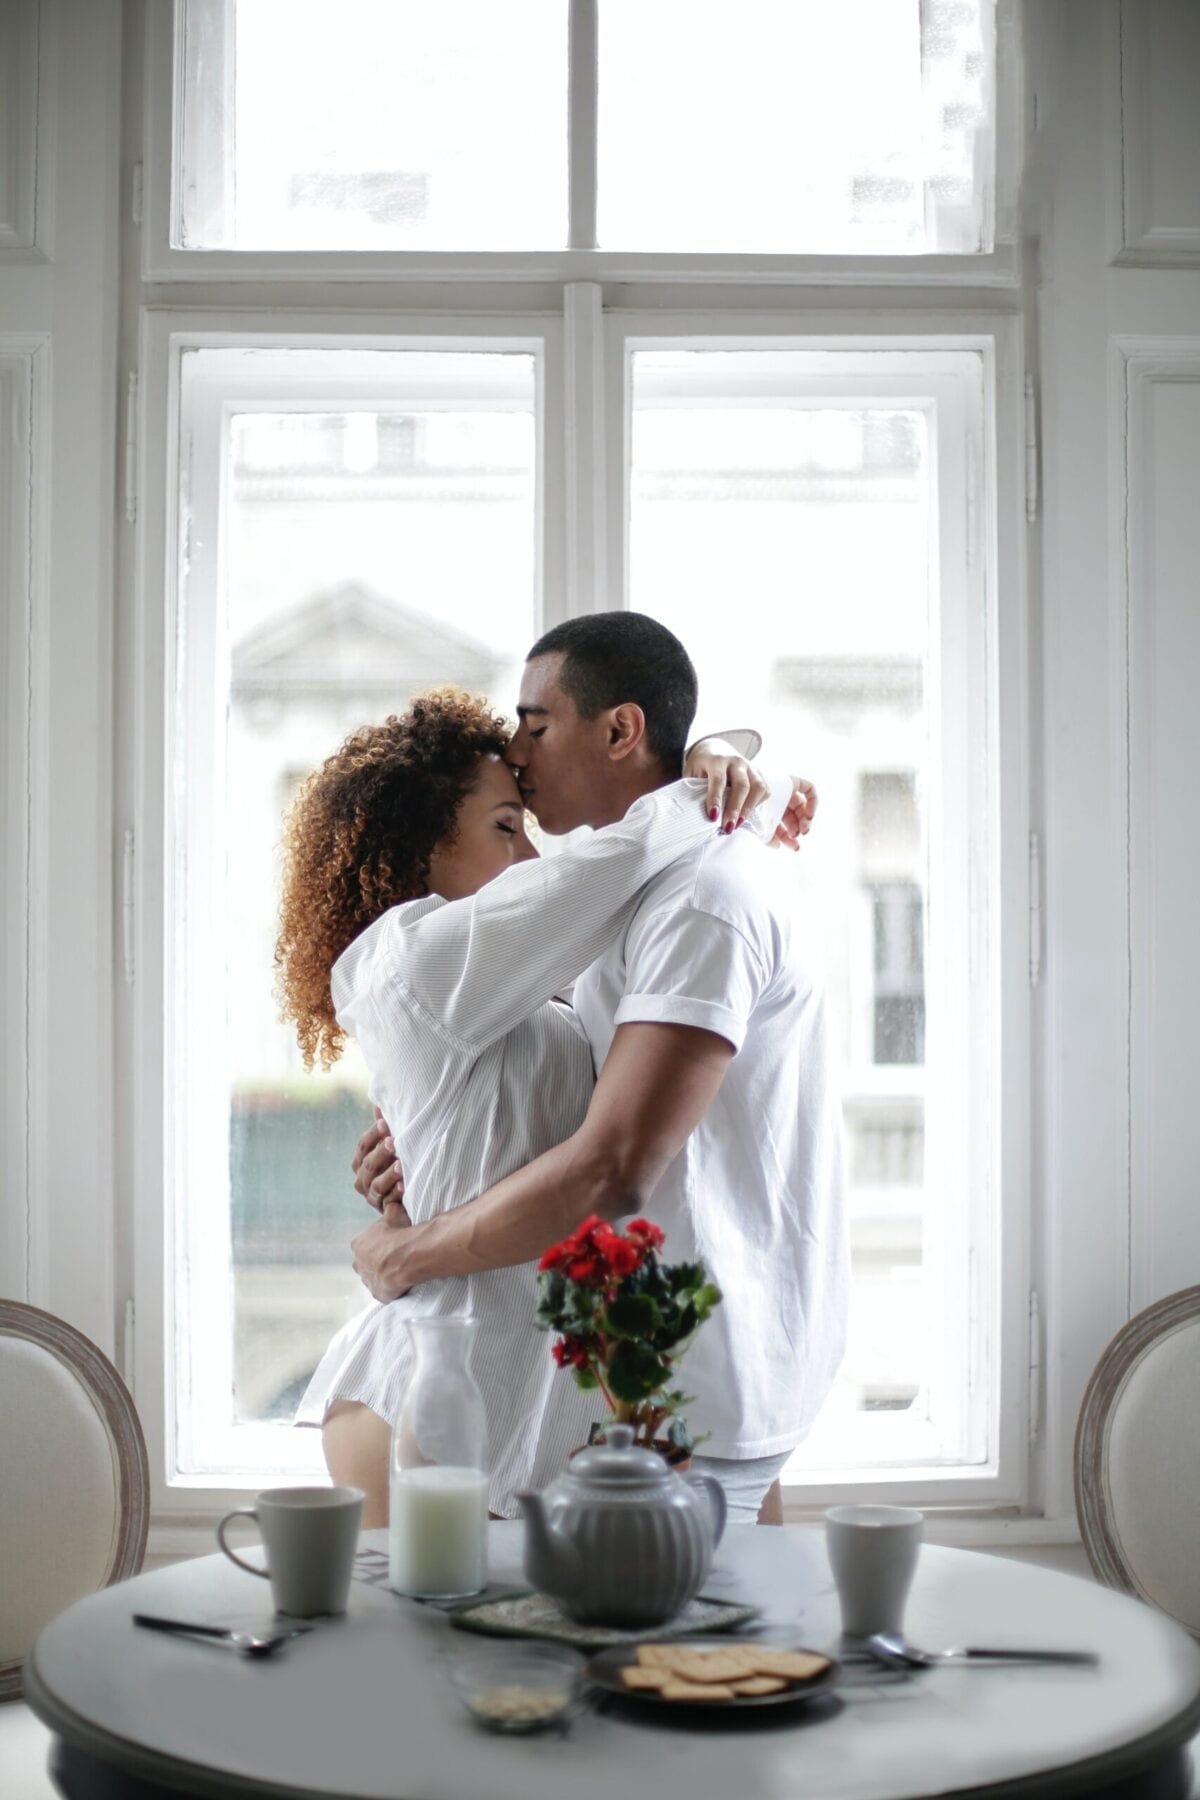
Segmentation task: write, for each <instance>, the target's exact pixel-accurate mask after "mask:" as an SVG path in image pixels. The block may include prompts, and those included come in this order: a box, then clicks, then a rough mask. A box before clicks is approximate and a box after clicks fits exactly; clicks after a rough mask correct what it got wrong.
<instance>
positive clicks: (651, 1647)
mask: <svg viewBox="0 0 1200 1800" xmlns="http://www.w3.org/2000/svg"><path fill="white" fill-rule="evenodd" d="M678 1654H679V1652H678V1651H677V1650H673V1649H672V1648H671V1646H670V1644H639V1645H638V1647H637V1659H638V1664H639V1667H641V1668H643V1669H665V1668H667V1667H668V1666H669V1665H670V1662H671V1658H672V1657H673V1656H678Z"/></svg>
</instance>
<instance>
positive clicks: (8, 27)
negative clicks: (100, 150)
mask: <svg viewBox="0 0 1200 1800" xmlns="http://www.w3.org/2000/svg"><path fill="white" fill-rule="evenodd" d="M50 10H51V0H9V3H8V4H7V5H5V6H3V7H0V262H36V261H40V260H42V259H43V258H44V257H46V256H47V255H48V254H49V245H48V226H49V210H50V209H49V200H50V196H49V193H48V191H47V190H48V181H47V170H46V166H45V164H46V157H45V154H44V152H45V147H46V145H47V143H48V140H49V132H48V128H47V112H48V108H49V92H50V84H49V82H48V81H47V79H46V67H45V59H46V48H47V45H46V38H47V31H46V26H47V22H48V15H49V13H50Z"/></svg>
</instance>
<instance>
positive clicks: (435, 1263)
mask: <svg viewBox="0 0 1200 1800" xmlns="http://www.w3.org/2000/svg"><path fill="white" fill-rule="evenodd" d="M640 1205H641V1191H640V1190H639V1187H638V1184H637V1183H636V1182H635V1181H632V1180H629V1179H627V1178H625V1177H623V1176H622V1173H621V1170H620V1166H619V1164H618V1163H616V1162H615V1161H614V1160H613V1159H612V1158H611V1157H604V1156H601V1155H599V1154H598V1153H597V1151H596V1150H595V1149H594V1148H593V1146H592V1145H591V1144H590V1142H589V1139H588V1134H587V1132H586V1128H585V1130H584V1131H580V1132H577V1133H576V1134H575V1135H574V1136H573V1137H570V1138H568V1139H567V1141H566V1142H565V1143H563V1144H558V1145H556V1146H555V1148H554V1149H553V1150H547V1151H546V1152H545V1154H544V1155H542V1156H539V1157H538V1158H537V1159H536V1160H535V1161H534V1162H531V1163H526V1165H525V1167H524V1168H523V1169H517V1170H516V1171H515V1173H513V1174H512V1175H508V1176H506V1177H505V1178H504V1180H503V1181H498V1182H497V1183H496V1184H495V1186H494V1187H490V1188H489V1189H488V1190H487V1192H486V1193H484V1194H480V1195H479V1196H478V1198H476V1199H474V1200H470V1201H468V1202H467V1203H466V1205H465V1206H456V1207H452V1208H451V1210H450V1211H449V1212H444V1213H440V1214H439V1215H438V1217H437V1218H436V1219H431V1220H429V1222H428V1223H427V1224H425V1225H414V1226H413V1228H412V1230H411V1232H405V1234H404V1253H405V1259H406V1265H407V1272H408V1275H409V1279H410V1280H411V1281H412V1282H413V1283H417V1282H421V1281H435V1280H437V1279H439V1278H441V1277H444V1276H449V1275H477V1274H479V1273H480V1272H481V1271H483V1270H484V1269H507V1268H511V1267H512V1266H513V1265H514V1264H519V1263H527V1262H535V1261H536V1260H537V1258H538V1257H539V1256H540V1255H541V1254H542V1251H543V1250H545V1249H548V1248H549V1246H550V1245H551V1244H556V1243H558V1242H559V1240H560V1239H561V1238H564V1237H566V1236H567V1235H568V1233H570V1232H572V1231H574V1229H575V1227H576V1226H577V1225H579V1224H581V1223H582V1221H583V1220H584V1219H586V1218H587V1217H588V1216H589V1214H591V1213H599V1214H600V1215H601V1217H604V1218H613V1219H615V1218H620V1217H621V1215H622V1214H623V1213H627V1212H636V1211H637V1210H638V1208H639V1206H640Z"/></svg>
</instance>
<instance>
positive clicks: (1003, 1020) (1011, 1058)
mask: <svg viewBox="0 0 1200 1800" xmlns="http://www.w3.org/2000/svg"><path fill="white" fill-rule="evenodd" d="M594 4H595V0H582V3H581V0H575V5H576V11H577V14H578V15H579V17H577V18H576V20H575V24H574V28H575V29H577V30H578V29H581V28H586V25H587V15H588V13H589V11H591V10H592V9H593V8H594ZM171 11H172V9H171V8H168V7H167V6H166V5H165V4H154V3H151V4H147V5H144V6H143V7H142V8H141V9H140V11H139V10H138V9H136V8H135V24H134V31H133V35H132V45H133V49H132V51H131V59H130V63H129V69H130V71H131V72H133V71H137V72H138V73H139V74H142V73H143V72H144V78H145V97H146V106H145V113H144V118H143V135H142V139H141V143H140V146H139V147H140V153H141V154H140V164H139V169H138V178H137V180H136V181H135V192H137V193H138V194H139V195H140V207H141V216H140V230H138V231H136V232H131V233H130V234H129V246H128V250H127V254H126V260H125V267H124V299H123V308H124V331H125V339H126V343H127V345H128V351H127V354H129V356H130V359H131V361H134V360H136V364H137V366H138V368H139V371H140V383H139V386H138V388H137V390H136V406H135V407H134V408H133V409H132V411H131V414H130V420H131V424H132V425H135V426H136V444H137V450H136V454H135V453H134V452H133V451H132V450H131V451H130V453H129V455H130V459H131V460H130V462H129V467H130V469H131V471H134V473H135V485H136V490H137V495H138V501H137V509H136V510H137V523H136V527H135V530H134V532H133V533H132V534H131V536H132V537H133V538H134V540H135V541H134V543H133V546H132V550H131V551H130V552H126V551H125V550H124V549H123V550H122V553H121V564H120V568H121V575H122V581H123V585H124V589H125V592H126V595H127V599H126V606H127V611H126V613H125V615H124V623H123V625H122V627H121V629H122V631H123V633H124V634H125V641H126V642H127V643H128V645H129V651H130V654H129V656H128V659H127V662H125V663H124V664H123V666H122V668H121V670H120V672H119V686H118V716H123V717H124V718H125V719H126V720H127V721H128V722H129V726H128V728H129V731H130V734H131V737H132V745H133V749H132V754H131V756H130V757H129V758H128V759H125V758H124V757H123V758H122V764H121V766H122V770H123V772H125V773H123V777H122V782H121V789H120V791H119V794H118V815H119V816H124V817H128V818H129V819H130V820H131V821H132V830H133V834H134V840H135V842H136V859H135V860H134V861H133V862H132V863H131V867H132V871H133V885H132V889H131V891H130V896H129V898H130V907H129V911H128V917H129V918H130V920H131V921H132V924H131V935H130V938H129V947H130V952H131V958H132V962H133V964H134V966H135V967H136V969H137V971H138V978H137V983H136V986H135V989H134V995H133V1005H132V1009H123V1010H122V1015H121V1018H120V1020H119V1033H118V1061H117V1069H116V1076H117V1083H118V1089H117V1091H118V1092H126V1093H129V1094H131V1095H132V1100H131V1104H130V1107H129V1110H128V1112H127V1115H126V1119H125V1122H124V1125H123V1127H122V1129H121V1131H120V1132H119V1134H118V1136H119V1140H122V1141H121V1145H120V1148H119V1152H118V1179H119V1181H120V1182H121V1183H122V1185H123V1186H125V1187H126V1188H127V1189H128V1191H129V1192H130V1195H131V1202H130V1216H131V1220H132V1230H131V1233H130V1237H131V1241H132V1248H131V1249H129V1248H127V1246H126V1245H125V1243H124V1242H123V1241H122V1240H118V1247H117V1264H116V1269H115V1278H116V1295H117V1299H118V1313H120V1311H121V1303H122V1296H129V1297H131V1298H133V1299H134V1301H135V1302H136V1320H137V1331H136V1336H135V1337H134V1339H133V1342H134V1344H135V1346H136V1348H135V1353H134V1355H133V1357H132V1362H130V1360H129V1338H128V1336H127V1338H126V1342H125V1355H126V1363H127V1366H128V1367H130V1370H131V1373H132V1374H133V1376H134V1385H135V1391H136V1395H137V1400H138V1404H139V1409H140V1412H141V1415H142V1418H143V1421H144V1424H145V1428H146V1432H147V1437H148V1440H149V1443H150V1448H151V1465H152V1474H153V1481H154V1507H155V1513H156V1517H157V1518H158V1519H159V1520H160V1521H163V1522H167V1523H169V1522H171V1521H183V1520H186V1519H190V1520H197V1519H203V1520H205V1521H208V1520H211V1518H213V1517H214V1516H215V1515H216V1514H217V1513H218V1512H219V1511H221V1510H222V1509H224V1508H225V1507H227V1506H229V1505H233V1504H236V1503H238V1502H239V1501H240V1500H241V1499H242V1498H243V1497H244V1495H245V1493H246V1492H247V1491H250V1490H252V1489H253V1488H256V1487H258V1486H262V1485H266V1483H264V1482H263V1481H261V1480H258V1479H255V1480H254V1481H253V1482H248V1483H247V1484H245V1485H242V1486H223V1485H209V1484H204V1483H201V1482H192V1483H189V1484H187V1485H171V1484H169V1483H168V1481H167V1478H166V1470H167V1447H168V1443H169V1441H170V1440H169V1437H168V1421H167V1419H166V1415H165V1405H166V1397H167V1394H168V1392H169V1391H170V1385H171V1376H172V1371H171V1370H170V1369H169V1368H168V1367H167V1366H166V1362H165V1360H164V1349H163V1346H164V1345H165V1344H167V1343H168V1342H169V1340H168V1338H167V1336H166V1317H165V1291H164V1282H165V1276H166V1271H167V1269H168V1268H169V1266H170V1263H169V1258H170V1256H171V1254H172V1246H171V1244H170V1242H169V1235H168V1231H167V1226H166V1220H165V1217H164V1206H163V1196H164V1184H165V1183H166V1182H167V1181H168V1180H170V1179H173V1178H174V1170H173V1157H174V1155H175V1153H176V1152H175V1147H174V1146H173V1144H172V1143H171V1141H170V1139H169V1138H168V1136H167V1134H166V1131H165V1128H164V1120H165V1107H166V1101H167V1097H168V1091H169V1090H168V1086H167V1077H166V1075H165V1072H164V1071H165V1068H166V1056H165V1052H166V1050H167V1045H166V1042H165V1037H164V1012H163V1006H164V1000H165V996H166V988H165V978H164V969H165V935H164V921H165V919H166V918H167V916H168V909H169V908H170V906H171V905H172V904H173V899H174V897H173V895H172V893H171V891H170V883H169V879H168V876H167V864H166V850H167V844H166V838H165V792H164V785H163V784H164V780H165V771H166V770H167V768H168V767H169V758H168V751H169V740H168V736H167V727H168V716H169V715H168V702H169V697H170V696H169V689H170V680H171V671H172V657H173V642H172V638H171V632H170V620H169V617H168V613H167V609H166V606H165V604H164V601H165V597H166V596H168V595H169V594H170V592H171V589H172V583H173V578H174V571H175V569H176V567H177V557H178V545H177V544H176V543H175V541H174V526H173V506H174V496H175V493H176V491H177V480H178V473H179V466H180V456H179V416H178V394H177V391H176V389H175V386H174V384H173V376H172V368H173V358H175V357H176V355H177V353H178V348H179V346H181V345H182V344H184V343H188V344H193V343H204V342H214V343H215V342H229V343H246V342H250V341H253V340H254V339H255V338H259V339H262V338H263V337H264V336H268V337H269V338H270V339H271V341H275V342H278V341H281V340H286V339H287V338H289V337H290V338H291V339H292V341H295V342H304V343H306V344H307V343H312V342H314V341H319V340H320V338H321V336H322V334H324V335H327V336H329V337H332V338H336V339H337V340H338V341H340V342H348V341H355V342H358V343H362V344H364V345H367V344H381V343H386V342H389V341H392V342H394V341H396V340H398V339H402V340H403V341H404V342H405V343H406V344H407V343H410V342H413V341H414V340H420V339H424V340H426V341H427V342H437V343H448V342H453V343H454V344H455V345H456V346H457V347H467V346H471V347H478V348H490V347H492V346H493V345H494V344H495V342H496V340H497V339H502V340H507V341H509V342H512V341H514V340H523V341H528V340H529V339H530V338H532V337H539V336H540V337H541V339H542V341H543V343H544V345H545V362H544V370H545V392H544V416H543V427H544V432H545V449H544V456H545V486H544V491H543V502H544V514H543V521H544V541H543V579H544V592H543V596H542V600H543V606H542V623H543V625H549V624H552V623H554V622H555V621H556V620H557V619H558V618H561V617H564V616H568V615H570V614H574V613H579V612H586V611H589V610H597V609H600V608H603V607H606V606H610V605H620V604H622V603H623V595H624V580H623V571H624V566H625V545H626V525H625V501H624V482H623V472H622V449H623V441H624V431H625V421H626V419H627V411H628V409H627V403H626V397H625V381H626V374H625V363H624V356H625V350H624V348H622V349H621V350H620V351H618V350H617V348H616V346H617V345H618V344H620V345H622V346H627V345H628V344H631V343H633V342H635V341H637V342H646V343H652V342H657V341H662V340H664V339H680V338H692V337H695V336H700V337H703V338H705V339H706V340H711V339H713V338H717V337H735V338H736V339H737V341H738V342H741V343H746V344H750V345H752V344H754V343H756V342H761V341H763V340H764V339H766V338H771V339H780V338H787V339H790V340H793V341H795V342H797V343H802V344H803V345H804V346H805V347H819V346H820V345H821V344H823V343H825V344H834V343H836V344H839V345H843V346H844V345H847V344H852V343H854V342H858V341H861V342H863V343H867V344H870V346H871V347H872V348H875V349H880V350H886V349H888V348H897V349H903V348H906V347H923V348H928V349H949V350H956V349H968V350H979V351H981V352H982V353H983V354H985V355H988V356H990V357H991V358H992V359H993V362H994V390H993V391H994V412H993V413H991V414H989V419H988V431H987V436H986V441H987V442H988V443H989V444H991V445H994V446H995V447H996V448H995V454H994V465H993V466H992V467H990V468H989V467H985V468H983V469H980V470H978V471H977V472H976V474H977V483H978V486H977V489H976V492H977V495H978V504H979V505H980V506H981V507H983V508H984V509H985V510H986V513H987V522H986V530H985V533H984V538H985V541H986V557H987V579H986V600H985V604H986V607H987V609H988V620H989V627H988V629H989V656H990V662H989V670H988V679H989V691H990V693H991V695H992V697H993V701H994V705H993V708H992V711H991V714H990V716H989V720H988V732H989V743H988V754H989V759H990V763H991V767H992V768H993V770H994V771H995V773H996V788H995V791H994V795H993V799H994V807H993V810H992V814H991V821H990V838H989V842H988V845H987V851H986V854H987V869H986V872H985V879H986V880H987V881H988V882H989V883H990V884H991V891H992V894H993V897H994V900H995V912H994V918H993V924H994V932H995V935H994V940H993V941H994V945H995V949H996V955H995V958H994V962H993V966H992V973H993V991H994V996H995V1001H996V1012H995V1020H996V1024H995V1043H994V1046H993V1054H992V1068H993V1071H994V1074H995V1077H996V1079H997V1080H998V1082H999V1084H1000V1096H1001V1103H1000V1108H999V1111H998V1113H997V1118H996V1132H995V1136H994V1138H993V1139H992V1140H991V1142H990V1144H989V1156H990V1162H991V1167H992V1169H993V1171H994V1183H995V1191H996V1192H997V1193H998V1194H999V1195H1000V1196H1001V1206H1002V1221H1003V1233H1004V1237H1003V1254H1002V1255H1001V1257H1000V1258H999V1260H998V1263H997V1266H996V1267H995V1269H994V1270H993V1271H992V1272H991V1278H990V1286H991V1290H992V1291H991V1296H990V1302H989V1303H990V1305H991V1306H992V1308H993V1312H994V1316H995V1317H997V1318H999V1319H1001V1320H1002V1330H1001V1334H1000V1342H999V1345H998V1346H996V1347H995V1353H996V1355H997V1356H998V1358H999V1368H1000V1386H999V1394H1000V1417H999V1423H998V1436H997V1440H996V1441H997V1451H998V1453H997V1458H996V1461H995V1465H994V1468H993V1469H991V1471H990V1472H989V1473H988V1474H987V1475H986V1476H984V1477H983V1478H981V1477H980V1476H979V1474H978V1472H976V1473H975V1474H974V1475H971V1476H964V1477H962V1478H956V1477H953V1476H947V1475H946V1474H945V1473H944V1472H938V1471H929V1472H927V1478H924V1477H923V1478H921V1479H918V1478H917V1477H916V1475H915V1474H914V1475H913V1476H912V1477H911V1478H909V1477H906V1478H905V1479H895V1480H888V1479H882V1480H878V1479H873V1478H872V1479H863V1480H861V1481H856V1482H855V1485H856V1486H857V1487H858V1489H859V1491H860V1495H861V1497H864V1498H865V1497H869V1496H870V1495H872V1494H877V1495H878V1496H879V1497H880V1498H888V1499H893V1500H898V1501H912V1502H916V1503H920V1504H924V1505H926V1506H931V1507H940V1508H951V1509H956V1510H958V1509H961V1510H963V1511H967V1512H972V1513H974V1512H980V1513H986V1514H989V1515H992V1516H995V1515H998V1514H1000V1513H1004V1512H1014V1511H1020V1510H1022V1509H1025V1508H1027V1507H1028V1506H1029V1505H1030V1504H1031V1500H1032V1489H1031V1476H1030V1468H1029V1457H1028V1454H1027V1429H1028V1422H1029V1417H1030V1406H1029V1381H1030V1362H1031V1358H1030V1355H1029V1341H1028V1336H1027V1330H1026V1320H1027V1314H1028V1311H1029V1307H1030V1279H1031V1273H1032V1263H1031V1249H1032V1246H1031V1240H1030V1231H1029V1219H1028V1196H1029V1194H1030V1191H1031V1181H1032V1155H1031V1135H1030V1133H1031V1114H1032V1107H1031V1096H1030V1083H1031V1079H1032V1076H1031V1070H1032V1067H1033V1058H1032V1056H1031V1035H1030V1033H1031V1009H1030V995H1029V986H1028V979H1027V968H1028V910H1027V899H1028V894H1027V865H1026V855H1025V850H1026V845H1027V842H1028V830H1029V790H1030V744H1029V705H1030V698H1029V677H1028V669H1027V658H1028V625H1027V609H1026V598H1025V566H1024V557H1025V534H1024V518H1023V500H1022V491H1023V490H1022V482H1023V462H1022V455H1023V450H1022V438H1023V422H1022V421H1023V415H1022V404H1021V400H1022V379H1023V368H1024V350H1023V338H1022V322H1021V308H1022V291H1021V285H1020V284H1021V265H1020V255H1019V247H1018V246H1017V244H1016V243H1015V241H1013V239H1014V235H1015V234H1014V233H1013V231H1012V196H1013V194H1014V192H1015V180H1014V175H1013V171H1014V168H1015V144H1016V138H1017V129H1016V125H1017V120H1018V116H1019V100H1018V99H1017V98H1014V97H1010V98H1009V99H1008V100H1007V101H1006V103H1005V106H1004V108H1003V109H1002V114H1001V117H1000V119H999V120H998V162H999V168H1000V178H999V191H998V195H997V235H998V244H997V249H996V251H995V252H994V253H993V254H992V255H991V256H976V257H969V258H958V257H944V258H928V257H924V258H922V257H918V258H849V257H837V258H828V257H826V258H819V257H788V258H778V257H775V258H764V259H759V258H750V257H719V256H707V257H695V258H694V257H682V256H652V255H646V256H624V255H615V254H606V253H602V252H597V251H594V250H588V249H586V248H582V247H577V248H572V249H568V250H565V251H561V252H557V253H554V254H546V255H543V254H538V253H533V254H528V255H512V256H506V255H500V254H494V255H487V256H477V255H469V254H467V255H447V254H442V253H427V254H426V253H406V254H404V255H374V254H372V255H344V254H343V255H336V256H334V255H326V254H299V255H283V254H277V253H272V254H253V253H243V252H230V253H224V252H187V251H176V250H173V249H171V247H170V243H169V220H170V207H171V196H170V191H169V170H170V167H171V154H170V130H171V127H170V106H171V96H172V94H173V91H174V74H175V58H174V50H173V42H172V21H171ZM581 21H582V25H581ZM1014 21H1015V8H1014V5H1013V4H1012V0H1001V9H1000V15H999V21H998V25H999V30H998V68H999V71H1000V78H1001V81H1003V80H1004V78H1005V75H1006V74H1007V75H1008V76H1009V78H1010V82H1009V93H1010V96H1011V95H1013V93H1014V83H1013V80H1012V77H1013V76H1014V74H1015V70H1016V68H1017V57H1016V53H1015V22H1014ZM143 58H144V64H143V60H142V59H143ZM586 98H587V97H586V94H585V95H583V96H582V103H581V102H580V98H579V97H578V96H577V97H576V106H575V113H574V118H573V127H572V129H573V130H578V129H583V128H585V127H586V123H587V108H586ZM593 113H594V95H593ZM581 122H582V123H581ZM135 137H136V132H135ZM583 166H584V167H585V169H586V163H585V164H584V165H583ZM143 172H144V180H142V179H141V176H142V174H143ZM591 173H592V176H593V178H594V165H593V167H592V171H591ZM586 186H587V183H586V180H585V181H583V182H582V183H581V184H578V183H577V191H576V192H574V193H573V196H572V218H573V236H572V242H574V243H578V240H579V239H580V238H581V237H582V238H584V239H586V237H587V230H586V226H587V218H586V213H587V193H586V191H584V190H586ZM593 193H594V187H593ZM135 216H136V211H135ZM131 436H132V431H131ZM1001 595H1003V604H1001V602H1000V596H1001ZM845 1486H846V1483H845V1481H839V1483H838V1487H837V1492H838V1493H844V1491H845ZM823 1495H824V1490H822V1489H820V1488H815V1487H810V1488H809V1489H807V1491H806V1492H805V1494H804V1495H803V1505H804V1506H811V1507H815V1506H818V1505H820V1504H822V1503H823ZM800 1503H801V1499H800V1496H798V1495H793V1496H792V1501H791V1506H790V1510H791V1511H797V1508H798V1507H799V1505H800ZM183 1542H184V1539H183V1538H182V1537H180V1536H179V1535H178V1533H177V1534H176V1536H175V1537H174V1538H171V1537H170V1536H169V1534H168V1536H166V1537H163V1538H162V1539H160V1544H161V1547H164V1548H165V1547H167V1545H168V1544H169V1543H178V1544H180V1545H182V1544H183Z"/></svg>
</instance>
